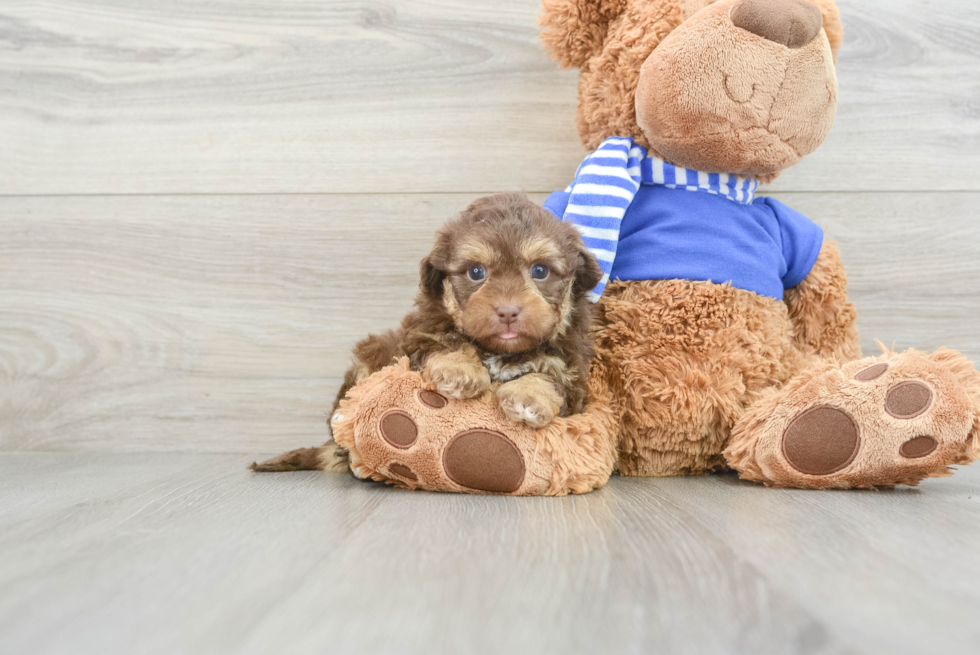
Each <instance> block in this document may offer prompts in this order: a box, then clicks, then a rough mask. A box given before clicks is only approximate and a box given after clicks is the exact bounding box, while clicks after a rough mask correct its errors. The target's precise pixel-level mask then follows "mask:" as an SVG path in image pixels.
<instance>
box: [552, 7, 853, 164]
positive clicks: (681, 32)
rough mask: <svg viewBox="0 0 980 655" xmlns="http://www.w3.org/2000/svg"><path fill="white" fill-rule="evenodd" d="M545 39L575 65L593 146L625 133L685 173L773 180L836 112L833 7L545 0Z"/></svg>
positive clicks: (586, 134) (581, 121) (836, 21)
mask: <svg viewBox="0 0 980 655" xmlns="http://www.w3.org/2000/svg"><path fill="white" fill-rule="evenodd" d="M539 22H540V24H541V25H542V27H543V30H542V32H541V40H542V43H543V44H544V46H545V49H546V50H547V51H548V53H549V54H550V55H551V56H552V57H553V58H554V59H556V60H557V61H558V62H559V63H560V64H561V65H562V66H563V67H577V68H580V69H581V73H580V76H579V106H578V116H577V122H578V129H579V136H580V137H581V140H582V143H583V145H585V147H586V148H588V149H590V150H593V149H595V148H596V147H598V145H599V144H600V143H601V142H602V141H603V140H604V139H606V138H608V137H611V136H626V137H632V138H633V139H634V141H635V142H636V143H638V144H640V145H643V146H646V147H647V148H648V149H649V150H650V151H651V153H652V154H655V155H658V156H660V157H661V158H663V159H665V160H667V161H669V162H671V163H672V164H676V165H678V166H683V167H686V168H692V169H697V170H702V171H711V172H727V173H737V174H740V175H752V176H756V177H759V178H761V179H763V180H769V179H772V178H774V177H775V176H776V175H778V174H779V172H780V171H782V170H783V169H785V168H787V167H789V166H792V165H793V164H795V163H796V162H798V161H799V160H800V159H801V158H802V157H803V156H804V155H807V154H809V153H811V152H813V151H814V150H815V149H816V148H817V146H819V145H820V144H821V143H822V142H823V140H824V138H826V136H827V133H828V132H829V131H830V126H831V124H832V123H833V120H834V114H835V112H836V109H837V76H836V71H835V61H836V56H837V51H838V49H839V48H840V43H841V37H842V28H841V24H840V14H839V12H838V10H837V6H836V5H835V4H834V0H544V1H543V4H542V11H541V16H540V19H539Z"/></svg>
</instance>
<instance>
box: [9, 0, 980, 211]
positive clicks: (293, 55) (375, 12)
mask: <svg viewBox="0 0 980 655" xmlns="http://www.w3.org/2000/svg"><path fill="white" fill-rule="evenodd" d="M538 4H539V2H538V0H495V1H494V2H468V1H466V0H438V1H436V0H428V1H425V0H423V1H420V0H381V1H378V2H367V1H359V2H341V1H337V0H335V1H323V0H222V1H219V2H207V3H200V2H167V3H152V2H123V1H121V0H48V1H46V2H34V1H26V0H10V1H8V2H5V3H3V6H2V7H0V46H2V47H0V90H2V92H0V143H3V145H4V156H3V157H0V194H64V193H77V194H106V193H126V194H131V193H257V192H262V193H293V192H332V193H335V192H344V193H346V192H362V193H374V192H379V191H384V192H413V191H418V192H466V193H469V192H491V191H510V190H515V189H526V190H529V191H537V192H547V191H551V190H553V189H558V188H564V186H565V185H566V184H567V183H568V181H569V178H570V176H571V175H572V174H573V173H574V170H575V167H576V165H577V164H578V162H579V161H580V159H581V157H582V155H583V151H582V149H581V147H580V145H579V144H578V139H577V135H576V132H575V128H574V113H575V102H576V101H575V94H576V92H575V86H576V74H575V72H574V71H560V70H558V68H557V66H556V65H555V64H553V63H552V62H550V61H549V60H548V59H547V58H546V57H545V55H544V54H543V52H542V51H541V49H540V48H539V46H538V44H537V28H536V27H535V16H536V14H537V10H538ZM839 4H840V6H841V10H842V14H843V20H844V24H845V27H846V30H847V36H846V39H845V44H844V47H843V50H842V53H841V57H840V62H839V77H840V87H841V102H840V109H839V113H838V118H837V123H836V125H835V127H834V130H833V132H832V133H831V136H830V138H829V139H828V141H827V143H826V144H825V145H824V146H823V147H822V148H821V149H820V150H819V151H818V152H817V153H815V154H814V155H813V156H811V157H810V158H808V159H807V160H806V161H804V162H803V163H802V164H800V165H799V166H797V167H796V168H794V169H792V170H790V171H789V172H787V173H786V174H785V176H784V177H783V178H782V179H781V180H779V181H778V182H777V187H776V188H777V189H779V190H783V191H791V190H792V191H806V190H902V191H904V190H908V189H927V190H978V189H980V181H978V178H977V176H976V175H975V174H974V172H975V171H976V170H977V167H978V165H980V112H978V110H977V107H978V102H980V77H978V76H977V75H975V74H974V73H973V72H974V71H976V70H977V67H978V65H980V8H978V5H977V3H976V2H975V1H974V0H948V1H947V2H943V3H942V4H941V5H937V6H933V5H931V4H928V3H923V2H922V1H921V0H873V1H871V0H840V2H839Z"/></svg>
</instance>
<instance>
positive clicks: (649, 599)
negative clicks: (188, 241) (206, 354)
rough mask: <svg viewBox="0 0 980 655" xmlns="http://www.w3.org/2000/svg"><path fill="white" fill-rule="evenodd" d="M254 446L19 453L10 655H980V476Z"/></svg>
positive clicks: (7, 545) (5, 472)
mask: <svg viewBox="0 0 980 655" xmlns="http://www.w3.org/2000/svg"><path fill="white" fill-rule="evenodd" d="M247 461H248V460H247V459H246V458H244V457H243V456H241V455H215V454H210V455H209V454H200V453H197V454H189V453H185V454H160V453H156V454H153V453H138V454H137V453H128V454H119V453H117V454H107V453H3V454H0V508H8V507H21V508H24V507H28V506H29V507H30V511H16V512H13V513H10V512H7V511H4V512H3V513H0V552H2V553H3V557H0V652H4V653H24V652H30V653H44V654H46V655H60V654H62V653H65V654H67V653H70V654H71V655H87V654H88V653H106V652H111V653H117V652H118V653H133V654H136V655H140V654H156V653H161V654H162V653H183V654H187V655H195V654H197V653H220V652H234V653H241V654H243V655H248V654H251V653H269V652H281V653H292V654H296V655H305V654H307V653H309V654H313V653H323V652H337V653H353V652H358V653H385V652H398V653H431V654H442V653H463V652H465V653H475V654H481V653H511V652H514V653H524V652H527V653H546V654H547V653H568V654H572V655H574V654H576V653H597V652H615V653H627V654H629V653H651V652H662V653H681V654H684V653H696V654H698V655H711V654H715V653H724V654H726V655H732V654H735V655H737V654H741V653H745V654H752V655H756V654H761V655H765V654H768V653H773V654H779V655H795V654H797V653H800V654H808V655H809V654H814V653H816V654H824V653H877V652H889V653H896V654H904V653H909V654H913V653H914V654H918V653H922V652H942V653H945V654H947V655H955V654H958V653H972V652H975V650H976V643H977V642H976V639H977V636H978V635H977V628H976V622H975V621H974V620H973V617H974V616H975V615H976V612H977V611H978V610H980V591H978V590H980V568H978V566H977V557H976V543H977V538H978V536H980V534H978V530H980V528H978V526H980V521H978V519H980V504H978V502H977V499H978V498H980V468H977V467H973V468H967V469H963V470H961V471H960V472H958V473H957V475H956V476H955V477H954V478H952V479H948V480H927V481H926V482H925V483H923V485H922V486H921V487H920V488H919V489H918V490H904V491H897V492H882V493H862V492H855V493H837V492H810V491H786V490H771V489H765V488H763V487H760V486H757V485H752V484H748V483H740V482H738V481H736V480H734V478H731V477H728V476H712V477H707V478H686V479H685V478H675V479H622V478H618V477H616V478H613V480H612V481H611V482H610V484H609V486H608V487H606V488H605V489H602V490H601V491H598V492H595V493H592V494H589V495H587V496H579V497H569V498H560V499H554V498H499V497H474V496H456V495H442V494H429V493H424V492H411V493H410V492H398V491H393V490H391V489H387V488H384V487H383V486H381V485H376V484H371V483H363V482H358V481H356V480H354V479H353V478H351V477H349V476H342V475H338V474H323V473H316V472H308V473H307V472H303V473H288V474H259V475H256V474H251V473H249V472H247V471H246V470H245V469H244V464H246V463H247Z"/></svg>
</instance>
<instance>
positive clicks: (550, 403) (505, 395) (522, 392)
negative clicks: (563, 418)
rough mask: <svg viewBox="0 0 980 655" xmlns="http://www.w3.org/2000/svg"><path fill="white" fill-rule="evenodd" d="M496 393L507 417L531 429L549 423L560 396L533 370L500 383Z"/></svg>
mask: <svg viewBox="0 0 980 655" xmlns="http://www.w3.org/2000/svg"><path fill="white" fill-rule="evenodd" d="M496 395H497V401H498V402H499V403H500V409H502V410H503V412H504V415H505V416H506V417H507V418H508V419H509V420H511V421H514V422H515V423H526V424H527V425H528V426H530V427H532V428H543V427H544V426H546V425H548V424H549V423H551V421H552V420H554V418H555V416H556V415H557V414H558V412H559V411H560V410H561V405H562V397H561V395H560V394H559V393H558V391H557V390H556V389H555V385H554V384H552V383H551V380H549V379H548V378H547V377H545V376H543V375H539V374H536V373H532V374H529V375H525V376H523V377H520V378H517V379H516V380H512V381H510V382H507V383H506V384H502V385H500V387H498V388H497V393H496Z"/></svg>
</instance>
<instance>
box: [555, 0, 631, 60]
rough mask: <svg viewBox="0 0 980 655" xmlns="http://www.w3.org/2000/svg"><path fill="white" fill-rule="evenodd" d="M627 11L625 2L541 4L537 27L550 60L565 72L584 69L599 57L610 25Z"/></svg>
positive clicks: (600, 0)
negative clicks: (591, 58) (590, 61)
mask: <svg viewBox="0 0 980 655" xmlns="http://www.w3.org/2000/svg"><path fill="white" fill-rule="evenodd" d="M625 7H626V0H542V2H541V13H540V14H538V25H540V26H541V28H542V29H541V43H542V45H544V49H545V52H547V53H548V56H549V57H551V58H552V59H554V60H555V61H557V62H558V63H559V64H560V65H561V66H562V68H581V67H582V65H583V64H585V62H586V61H588V60H589V57H592V56H593V55H595V54H598V53H599V51H600V50H601V49H602V43H603V41H604V40H605V38H606V29H607V28H608V27H609V21H611V20H612V19H614V18H615V17H616V16H618V15H619V14H620V13H622V11H623V9H624V8H625Z"/></svg>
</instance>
